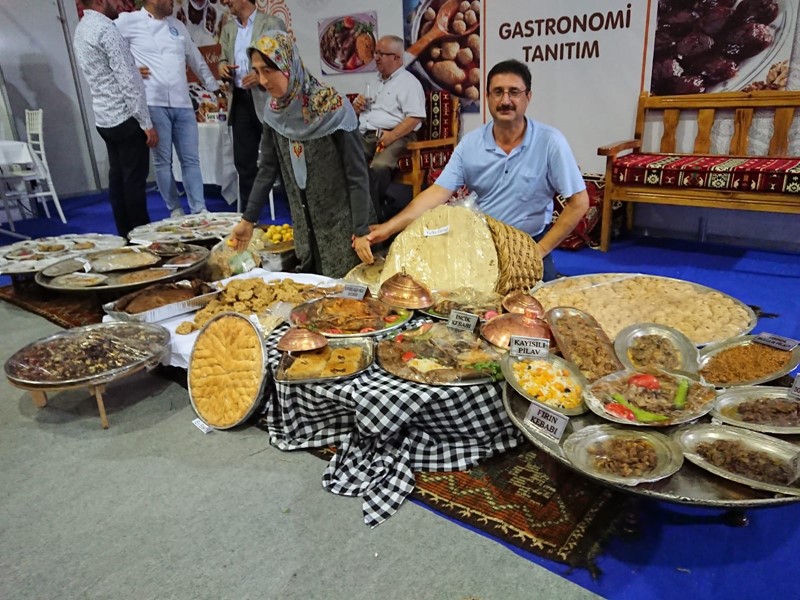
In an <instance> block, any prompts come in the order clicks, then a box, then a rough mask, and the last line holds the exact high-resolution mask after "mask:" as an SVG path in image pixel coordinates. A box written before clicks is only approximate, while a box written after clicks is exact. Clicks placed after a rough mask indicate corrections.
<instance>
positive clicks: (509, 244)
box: [484, 215, 544, 295]
mask: <svg viewBox="0 0 800 600" xmlns="http://www.w3.org/2000/svg"><path fill="white" fill-rule="evenodd" d="M484 216H485V217H486V224H487V225H488V226H489V230H490V231H491V232H492V238H493V239H494V246H495V248H496V249H497V262H498V264H499V267H500V277H499V279H498V280H497V286H496V287H495V291H497V293H498V294H503V295H505V294H507V293H508V292H510V291H512V290H526V289H528V288H531V287H533V286H534V285H535V284H536V283H537V282H539V281H540V280H541V279H542V273H543V271H544V268H543V266H542V253H541V251H540V250H539V245H538V244H537V243H536V242H534V241H533V238H532V237H531V236H530V235H528V234H527V233H525V232H524V231H520V230H519V229H517V228H516V227H511V226H510V225H506V224H505V223H501V222H500V221H498V220H497V219H493V218H492V217H490V216H489V215H484Z"/></svg>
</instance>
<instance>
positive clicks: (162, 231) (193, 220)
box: [128, 212, 241, 243]
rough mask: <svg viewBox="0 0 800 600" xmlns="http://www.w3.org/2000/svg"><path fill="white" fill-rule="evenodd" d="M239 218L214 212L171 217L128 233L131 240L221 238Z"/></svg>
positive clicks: (200, 239)
mask: <svg viewBox="0 0 800 600" xmlns="http://www.w3.org/2000/svg"><path fill="white" fill-rule="evenodd" d="M240 220H241V215H240V214H239V213H229V212H214V213H201V214H197V215H184V216H181V217H171V218H169V219H163V220H161V221H156V222H155V223H148V224H147V225H140V226H139V227H135V228H134V229H132V230H131V232H130V233H129V234H128V239H130V240H131V241H132V242H137V243H138V242H199V241H203V240H213V239H220V240H221V239H223V238H225V236H227V235H229V234H230V233H231V231H232V230H233V228H234V227H235V226H236V224H237V223H239V221H240Z"/></svg>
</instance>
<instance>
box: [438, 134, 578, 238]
mask: <svg viewBox="0 0 800 600" xmlns="http://www.w3.org/2000/svg"><path fill="white" fill-rule="evenodd" d="M526 120H527V127H526V129H525V137H524V139H523V141H522V143H521V144H520V145H519V146H517V147H516V148H514V149H513V150H512V151H511V154H506V153H505V152H503V150H501V149H500V148H499V147H498V145H497V143H496V142H495V140H494V136H493V135H492V123H491V122H489V123H487V124H486V125H484V126H483V127H481V128H479V129H476V130H474V131H471V132H470V133H468V134H467V135H465V136H464V137H463V138H462V140H461V142H459V144H458V146H456V149H455V151H454V152H453V156H451V157H450V160H449V161H448V163H447V166H446V167H445V168H444V171H443V172H442V174H441V175H440V176H439V178H438V179H437V180H436V184H437V185H439V186H441V187H443V188H446V189H449V190H457V189H458V188H460V187H461V186H462V185H465V186H466V187H467V188H468V189H469V190H470V191H471V192H475V193H476V194H477V195H478V207H479V208H480V209H481V211H483V212H484V213H486V214H487V215H489V216H491V217H494V218H495V219H497V220H498V221H502V222H503V223H506V224H508V225H512V226H513V227H516V228H518V229H521V230H522V231H525V232H526V233H529V234H530V235H537V234H539V233H541V232H542V230H543V229H544V228H545V226H546V225H547V224H549V223H550V221H551V219H552V217H553V197H554V196H555V195H556V194H561V195H562V196H564V197H565V198H569V197H570V196H572V195H574V194H577V193H578V192H580V191H583V190H585V189H586V184H585V183H584V181H583V176H582V175H581V172H580V169H579V168H578V165H577V163H576V162H575V156H574V155H573V154H572V150H571V149H570V147H569V144H568V143H567V140H566V138H565V137H564V136H563V134H562V133H561V132H560V131H558V130H557V129H555V128H553V127H550V126H549V125H545V124H544V123H539V122H538V121H534V120H532V119H526Z"/></svg>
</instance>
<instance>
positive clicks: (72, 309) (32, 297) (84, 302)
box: [0, 283, 105, 329]
mask: <svg viewBox="0 0 800 600" xmlns="http://www.w3.org/2000/svg"><path fill="white" fill-rule="evenodd" d="M0 300H5V301H6V302H9V303H11V304H14V305H15V306H18V307H20V308H22V309H24V310H27V311H28V312H32V313H34V314H36V315H39V316H40V317H44V318H45V319H47V320H48V321H51V322H52V323H55V324H56V325H58V326H60V327H64V328H67V329H68V328H70V327H80V326H82V325H91V324H92V323H99V322H100V321H101V320H102V319H103V315H104V314H105V313H104V312H103V300H102V299H101V298H99V297H98V296H97V294H95V293H94V292H88V293H86V292H76V293H72V294H70V293H58V292H53V291H52V290H45V289H44V288H41V287H39V286H38V285H36V284H34V283H23V284H17V285H7V286H4V287H0Z"/></svg>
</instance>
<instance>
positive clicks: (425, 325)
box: [419, 323, 433, 333]
mask: <svg viewBox="0 0 800 600" xmlns="http://www.w3.org/2000/svg"><path fill="white" fill-rule="evenodd" d="M431 327H433V323H423V324H422V325H420V326H419V332H420V333H425V332H426V331H429V330H430V328H431Z"/></svg>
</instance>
